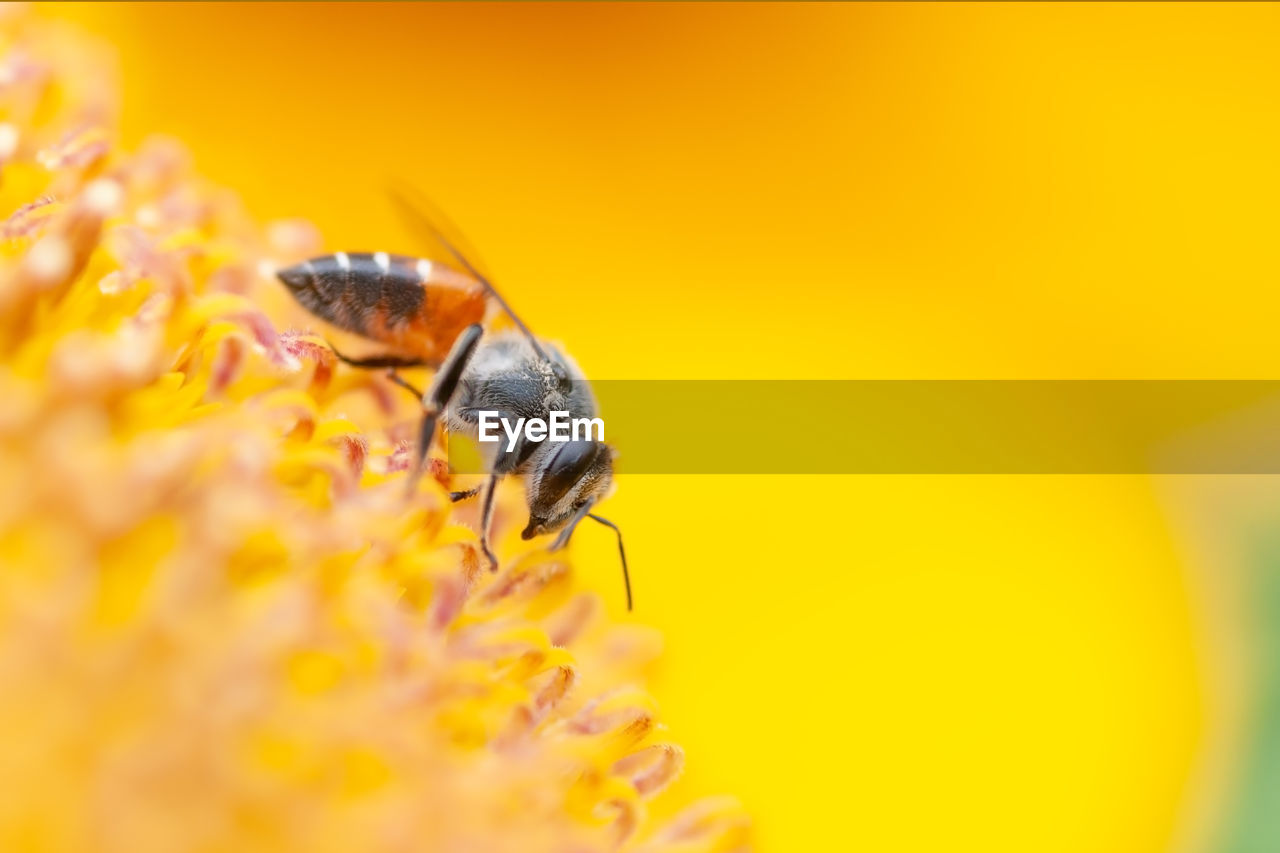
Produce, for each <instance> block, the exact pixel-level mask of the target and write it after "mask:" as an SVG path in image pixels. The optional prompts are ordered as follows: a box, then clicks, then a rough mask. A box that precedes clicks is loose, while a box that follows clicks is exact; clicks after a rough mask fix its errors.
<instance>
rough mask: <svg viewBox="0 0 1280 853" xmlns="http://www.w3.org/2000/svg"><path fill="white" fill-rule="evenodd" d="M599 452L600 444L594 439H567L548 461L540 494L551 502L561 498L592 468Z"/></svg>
mask: <svg viewBox="0 0 1280 853" xmlns="http://www.w3.org/2000/svg"><path fill="white" fill-rule="evenodd" d="M599 452H600V445H599V444H597V443H596V442H594V441H585V440H578V441H566V442H565V443H564V444H562V445H560V447H558V448H556V451H555V454H554V455H553V456H552V457H551V459H550V461H548V462H547V468H546V472H545V473H544V474H543V475H542V481H541V484H540V487H539V489H538V491H539V496H540V497H541V498H542V499H544V500H546V501H548V502H551V503H554V502H555V501H557V500H559V499H560V498H561V497H563V496H564V495H565V494H567V493H568V492H569V490H570V489H572V488H573V486H574V484H575V483H577V482H578V481H579V480H581V479H582V477H583V475H584V474H586V473H587V471H588V470H590V469H591V466H592V464H593V463H594V462H595V460H596V454H598V453H599Z"/></svg>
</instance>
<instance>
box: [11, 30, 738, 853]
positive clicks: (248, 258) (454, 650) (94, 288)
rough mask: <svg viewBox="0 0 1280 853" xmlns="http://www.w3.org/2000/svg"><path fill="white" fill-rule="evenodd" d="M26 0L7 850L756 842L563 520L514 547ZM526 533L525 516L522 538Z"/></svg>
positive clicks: (206, 194)
mask: <svg viewBox="0 0 1280 853" xmlns="http://www.w3.org/2000/svg"><path fill="white" fill-rule="evenodd" d="M3 11H4V15H3V18H2V19H0V180H2V184H0V204H3V206H4V207H3V209H2V210H0V213H3V214H7V218H6V219H4V221H3V224H2V225H0V228H2V229H3V235H2V237H3V246H2V247H0V400H3V404H2V405H0V732H3V742H4V746H3V747H0V784H3V787H4V790H5V792H6V795H5V796H4V797H3V798H0V849H4V850H89V849H92V850H98V851H129V853H137V851H150V850H155V851H179V850H201V851H220V850H228V851H230V850H236V851H243V850H259V849H260V850H286V849H288V850H307V851H330V850H331V851H350V850H355V849H359V850H366V849H376V850H406V851H407V850H444V851H497V852H498V853H501V851H507V850H510V851H522V853H527V851H544V850H545V851H588V850H612V849H619V848H622V849H629V850H647V851H659V850H681V851H704V850H705V851H719V850H740V849H745V848H746V846H747V845H748V826H747V822H746V819H745V817H744V816H743V814H742V812H741V810H740V808H739V807H738V805H737V804H736V803H735V802H734V801H733V800H731V799H713V800H705V801H700V802H695V803H692V804H688V805H686V806H684V807H683V809H681V808H680V806H679V804H665V803H664V804H663V805H662V807H661V808H652V811H653V812H655V813H662V814H667V815H674V816H671V817H667V818H665V819H662V820H658V819H656V818H652V817H651V816H650V813H651V805H652V803H653V800H654V798H655V797H658V796H659V795H660V794H661V793H662V792H663V790H664V788H666V787H667V786H668V783H669V782H671V780H673V779H674V778H675V777H676V776H677V775H678V773H679V772H680V769H681V766H682V764H683V760H684V757H683V753H682V752H681V750H680V748H679V747H678V746H676V745H675V744H673V743H671V742H669V741H668V740H667V739H666V737H665V736H664V730H663V728H662V726H661V724H660V723H659V722H658V717H657V712H656V708H655V706H654V703H653V701H652V699H651V698H650V697H649V696H648V695H647V694H646V693H645V692H644V690H643V687H642V684H643V678H644V673H645V668H646V666H647V665H648V664H649V663H650V662H651V661H652V659H653V657H654V656H655V655H656V653H657V650H658V646H659V638H658V637H656V636H655V635H654V633H653V632H651V631H648V630H645V629H643V628H640V627H637V626H634V625H620V624H611V623H610V622H609V621H608V619H607V617H606V616H605V614H604V611H603V607H602V605H601V603H600V601H599V599H598V598H597V597H596V596H595V595H594V594H591V593H589V592H585V591H581V590H579V589H577V588H576V587H575V585H574V583H573V580H572V569H571V566H570V564H569V563H568V562H567V561H566V560H565V558H564V557H563V556H561V555H549V554H547V553H545V552H542V551H539V550H536V549H533V548H531V547H526V546H522V545H520V544H519V543H517V542H516V541H514V538H509V539H503V540H500V545H502V546H504V550H503V557H504V560H503V570H502V571H500V572H498V573H497V574H492V575H491V574H490V573H488V572H487V571H483V570H482V568H481V561H480V559H479V551H478V542H477V538H476V535H475V533H474V531H473V530H472V529H471V528H470V527H468V526H467V525H465V524H462V523H460V521H459V520H458V519H456V518H455V517H454V515H453V507H452V506H451V504H450V502H449V500H448V493H447V487H448V485H449V483H448V476H447V472H446V470H445V467H444V466H443V465H442V464H441V463H440V462H438V461H437V462H434V463H433V467H432V474H433V476H431V477H427V478H424V481H423V483H422V484H421V485H420V488H419V490H418V493H417V494H416V495H415V496H414V497H413V499H412V500H406V498H405V495H404V477H405V468H406V467H407V460H408V458H409V453H408V451H409V443H408V440H407V436H406V435H405V432H406V430H405V424H404V422H403V417H402V415H403V410H402V409H401V408H399V407H398V406H397V405H396V401H394V400H392V399H391V398H390V396H389V392H388V391H387V390H386V387H385V384H384V383H381V382H380V381H379V380H378V379H377V378H376V377H370V376H368V375H364V374H360V373H357V372H355V371H348V370H346V369H344V368H339V367H338V366H337V365H335V362H334V358H333V355H332V352H331V351H330V350H329V349H328V347H327V346H326V345H325V343H324V341H323V339H322V338H320V337H318V336H317V335H316V334H314V333H313V332H311V331H309V330H307V329H306V328H298V327H294V326H291V324H296V323H299V322H302V320H301V318H300V317H299V316H298V315H297V314H296V313H292V314H291V313H290V310H291V309H290V307H289V306H288V305H287V304H286V301H285V299H284V298H283V297H282V295H281V293H280V288H279V287H278V285H277V284H276V283H275V282H274V280H273V278H272V273H273V271H274V270H275V269H277V268H279V267H280V266H282V265H285V264H289V263H293V262H296V261H298V260H300V259H302V258H304V257H306V256H307V255H309V254H313V253H315V252H316V250H317V249H318V248H319V244H320V238H319V235H318V234H317V233H316V231H315V229H314V228H313V227H311V226H310V225H308V224H307V223H305V222H297V221H290V222H277V223H272V224H270V225H268V226H266V227H260V226H258V225H257V224H255V223H254V222H253V221H251V219H250V218H249V217H248V216H247V215H246V214H245V213H244V212H243V211H242V210H241V209H240V208H239V206H238V203H237V201H236V199H235V196H234V195H233V194H231V193H228V192H226V191H224V190H222V189H219V188H217V187H213V186H210V185H208V184H207V183H205V182H203V181H201V180H200V179H199V178H198V176H197V175H196V174H195V173H194V172H193V169H192V166H191V164H190V162H189V158H188V157H187V155H186V153H185V152H184V150H183V148H182V146H181V145H180V144H179V143H177V142H176V141H173V140H167V139H158V138H157V139H152V140H149V141H147V142H146V143H144V144H143V145H141V146H140V147H139V149H138V150H137V151H135V152H132V153H130V152H124V151H121V150H119V148H118V146H117V144H116V142H115V138H116V134H115V131H114V116H115V112H116V107H115V104H116V92H115V91H114V89H113V87H112V84H111V75H110V73H109V72H107V71H105V70H104V67H103V65H102V57H101V53H100V51H99V50H98V49H97V48H96V47H95V46H94V45H93V44H92V43H91V42H89V41H86V40H85V39H84V38H83V37H81V36H79V35H78V34H76V33H74V32H69V31H67V30H65V29H62V28H60V27H58V26H55V25H53V24H50V23H48V22H42V21H38V20H34V19H32V18H30V17H28V16H25V15H23V14H20V13H19V14H13V13H9V12H8V11H7V10H3ZM521 548H525V550H520V549H521Z"/></svg>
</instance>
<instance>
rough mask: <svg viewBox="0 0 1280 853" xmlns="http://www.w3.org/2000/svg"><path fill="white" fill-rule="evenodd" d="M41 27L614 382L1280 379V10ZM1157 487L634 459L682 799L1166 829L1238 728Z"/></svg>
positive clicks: (1038, 8)
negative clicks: (769, 473)
mask: <svg viewBox="0 0 1280 853" xmlns="http://www.w3.org/2000/svg"><path fill="white" fill-rule="evenodd" d="M43 11H44V12H45V13H46V14H48V15H51V16H57V17H61V18H70V19H74V20H76V21H79V22H81V23H83V24H84V25H86V27H87V28H88V29H90V30H92V31H94V32H97V33H99V34H101V35H103V36H105V37H107V38H108V39H110V40H111V41H112V42H113V43H114V44H115V46H116V48H117V50H118V53H119V60H120V64H121V68H122V74H123V83H124V90H125V93H126V95H125V104H124V113H123V127H124V135H125V140H124V141H125V143H126V145H131V146H132V145H136V143H137V142H138V141H139V140H140V139H141V138H142V137H143V136H145V135H146V134H149V133H152V132H157V131H161V132H165V133H169V134H172V135H175V136H178V137H180V138H181V139H182V140H184V142H186V143H187V144H188V145H189V146H190V147H191V148H192V149H193V151H194V153H195V157H196V160H197V163H198V166H199V168H200V169H201V171H202V172H203V173H205V174H206V175H207V176H209V177H210V178H212V179H214V180H215V181H217V182H219V183H222V184H225V185H228V186H231V187H234V188H236V189H238V191H239V192H240V193H241V195H242V196H243V198H244V201H245V202H246V204H247V205H248V206H249V207H250V209H251V210H253V211H254V212H255V213H256V214H258V215H259V216H261V217H262V218H264V219H265V218H273V217H280V216H303V217H307V218H309V219H311V220H313V221H314V222H316V223H317V224H318V225H319V226H320V227H321V228H322V230H323V232H324V234H325V238H326V244H327V245H328V247H329V248H330V249H332V250H339V249H346V250H375V249H385V250H409V249H412V246H413V243H412V238H411V237H410V235H408V234H407V233H406V232H405V231H404V230H403V228H402V226H401V223H400V222H399V221H398V220H397V218H396V216H395V214H394V212H393V210H392V209H391V208H390V206H389V205H388V203H387V201H386V197H385V193H384V191H383V187H384V186H385V181H386V178H387V176H389V175H396V176H403V177H406V178H408V179H410V180H412V181H413V182H415V183H417V184H419V185H421V186H423V187H426V188H428V190H429V191H430V193H431V194H432V195H433V196H434V197H435V198H436V200H437V201H438V202H439V203H440V205H441V206H442V207H443V208H445V209H446V210H448V211H449V212H450V214H451V215H452V216H453V218H454V219H455V220H457V222H458V223H460V225H461V226H462V228H463V229H464V230H465V231H466V232H467V234H468V236H469V237H470V240H471V242H472V243H473V244H475V245H476V246H478V247H479V248H480V250H481V253H482V255H483V256H484V258H485V260H486V262H487V264H488V266H489V267H490V269H491V270H492V271H494V273H495V274H496V276H497V280H498V282H499V284H500V285H501V286H502V287H503V288H505V290H506V291H507V295H508V296H509V297H510V299H511V301H512V302H513V303H514V304H515V305H516V306H518V308H519V310H520V311H521V312H522V313H523V314H524V317H525V319H526V320H528V321H529V322H530V323H531V325H532V326H533V327H534V328H535V329H537V330H538V331H539V332H540V333H542V334H544V335H547V336H549V337H552V338H555V339H560V340H562V341H564V342H566V343H567V344H568V345H569V348H570V350H571V352H573V354H574V355H575V356H576V357H577V358H578V360H579V361H580V363H581V364H582V365H583V366H584V368H585V369H586V370H587V372H588V374H589V375H592V376H595V377H599V378H609V379H616V378H666V377H698V378H729V377H736V378H782V377H799V378H853V377H873V378H889V377H920V378H977V377H982V378H1004V377H1020V378H1027V377H1034V378H1157V377H1168V378H1205V377H1219V378H1243V377H1274V376H1275V375H1276V373H1277V366H1280V352H1278V351H1277V348H1276V347H1275V346H1274V342H1275V339H1276V335H1275V326H1276V321H1275V313H1276V309H1277V308H1278V307H1280V299H1278V298H1277V295H1276V270H1277V265H1278V262H1280V242H1277V241H1276V240H1275V238H1274V235H1273V233H1272V231H1273V229H1274V216H1273V211H1274V206H1275V201H1276V199H1277V198H1280V158H1277V157H1276V152H1277V151H1280V110H1277V106H1280V103H1278V102H1280V67H1278V66H1277V60H1276V55H1277V54H1276V50H1275V46H1276V44H1277V37H1280V9H1278V8H1276V7H1274V6H1265V5H1242V6H1200V5H1192V4H1175V5H1168V6H1163V5H1135V6H1128V5H1125V6H1119V5H1109V4H1082V5H1070V4H1037V5H1028V6H1009V5H989V6H968V5H959V4H955V5H953V4H904V5H857V6H846V5H804V6H767V5H749V6H737V5H727V4H726V5H721V4H715V5H707V6H703V5H692V6H686V5H652V6H651V5H609V6H584V5H563V6H560V5H556V6H540V5H519V6H490V5H465V6H419V5H407V4H406V5H365V4H361V5H351V6H348V5H302V4H296V5H268V6H260V5H247V4H246V5H240V4H237V5H206V4H173V5H169V4H138V5H108V4H103V5H70V6H58V7H47V8H45V9H44V10H43ZM787 419H788V413H786V412H779V411H772V410H770V409H769V408H768V404H767V401H762V404H761V408H760V409H759V410H758V411H753V412H744V413H743V422H744V423H746V424H750V425H752V426H755V427H757V428H758V429H759V430H760V433H761V437H762V441H761V446H760V452H761V453H768V452H770V446H771V441H770V439H771V437H773V436H774V435H776V433H777V431H778V430H779V428H781V427H783V426H784V425H785V424H786V423H787ZM690 430H691V433H692V434H693V435H695V436H697V437H698V438H699V439H702V438H703V437H704V436H705V440H706V441H708V442H713V441H714V440H715V436H714V429H708V428H707V427H706V426H705V425H699V424H696V423H691V424H690ZM818 440H832V441H834V440H836V437H835V436H824V437H820V438H819V439H818ZM1157 485H1158V484H1153V483H1152V482H1151V481H1149V480H1146V479H1143V478H1137V477H1095V478H1087V477H1044V478H1036V477H1003V478H1002V477H967V478H966V477H932V478H931V477H897V478H895V477H861V478H859V477H803V478H802V477H749V476H736V477H713V478H698V477H661V476H656V475H645V476H640V475H633V476H630V477H626V478H623V481H622V482H621V484H620V489H619V491H618V494H617V496H616V497H615V498H614V499H613V500H612V501H611V502H610V507H609V514H610V516H611V517H613V518H615V520H617V521H618V522H619V523H620V524H621V525H622V527H623V529H624V530H625V531H626V533H627V537H628V540H627V543H628V548H629V550H630V552H631V557H632V566H633V569H632V571H633V580H634V584H635V589H636V600H637V612H636V614H635V616H634V617H633V618H634V619H635V620H637V621H639V622H642V623H646V624H650V625H654V626H656V627H658V628H660V629H661V630H662V631H663V632H664V634H665V638H666V655H665V663H664V668H663V670H662V671H661V672H660V673H659V679H658V682H657V684H656V686H655V692H656V695H657V696H658V698H659V700H660V701H661V702H662V706H663V712H664V717H665V719H666V720H667V721H668V722H669V723H670V725H671V727H672V729H673V731H674V735H675V737H676V738H677V739H678V740H679V741H680V742H681V743H682V744H683V745H684V746H685V747H686V748H687V749H688V751H689V758H690V760H689V770H688V772H687V774H686V776H685V778H684V779H683V780H682V782H681V783H680V784H681V785H683V786H685V787H686V788H687V789H688V790H690V791H695V792H702V793H710V792H716V791H730V792H734V793H736V794H738V795H740V796H741V797H742V798H743V799H744V800H745V801H746V803H747V805H748V806H749V807H750V808H751V810H752V811H753V813H754V815H755V817H756V820H757V824H758V839H759V842H760V847H761V849H764V850H774V851H778V850H824V849H867V850H930V851H933V850H954V849H965V850H968V849H974V850H984V851H998V850H1009V851H1026V850H1036V851H1053V850H1062V851H1073V853H1075V852H1076V851H1082V850H1091V851H1126V853H1131V852H1132V851H1145V850H1161V849H1167V848H1168V847H1169V846H1170V845H1171V844H1173V843H1174V842H1175V841H1176V840H1177V839H1178V838H1179V837H1180V834H1181V833H1182V832H1184V831H1185V829H1186V826H1185V825H1184V822H1183V818H1184V817H1185V816H1186V815H1187V814H1189V813H1191V812H1192V811H1193V810H1194V806H1195V802H1194V801H1195V799H1196V797H1197V796H1198V794H1197V792H1196V791H1195V790H1194V788H1193V785H1192V780H1193V778H1194V776H1193V771H1194V770H1195V768H1196V766H1197V761H1198V760H1199V759H1200V758H1201V757H1202V756H1201V755H1200V753H1199V747H1200V745H1201V744H1202V743H1204V742H1205V740H1206V737H1207V732H1209V731H1210V730H1212V728H1213V727H1214V726H1215V725H1218V724H1219V723H1220V721H1219V720H1217V719H1216V718H1215V716H1214V713H1213V708H1212V704H1211V702H1210V697H1208V696H1207V695H1206V694H1205V692H1204V691H1203V689H1202V686H1201V685H1202V681H1203V678H1202V676H1203V669H1204V668H1205V667H1208V666H1212V665H1213V660H1212V656H1211V652H1212V647H1211V646H1210V645H1208V642H1209V641H1208V640H1207V639H1206V638H1205V637H1203V636H1201V635H1200V634H1199V633H1198V628H1197V625H1198V624H1199V623H1198V618H1197V602H1196V601H1195V599H1194V598H1193V597H1192V596H1191V595H1190V594H1189V592H1188V587H1187V582H1186V568H1185V567H1184V565H1183V564H1182V562H1181V560H1180V558H1179V554H1178V552H1177V551H1176V550H1175V549H1176V545H1175V543H1176V539H1177V536H1176V531H1171V530H1170V526H1169V523H1168V522H1167V521H1166V518H1165V516H1164V514H1163V513H1162V509H1161V506H1160V504H1159V502H1158V500H1157ZM575 549H577V551H578V552H579V553H580V555H581V556H582V557H583V558H584V559H582V560H581V561H580V563H579V565H580V571H581V572H583V573H584V574H585V573H589V577H588V578H587V581H588V582H589V583H592V584H593V585H595V586H597V587H598V588H599V589H601V591H602V592H603V593H604V594H605V595H606V596H607V597H611V600H613V602H614V604H615V606H616V607H617V609H618V610H621V600H620V599H621V596H620V595H615V593H617V592H618V588H619V584H618V579H617V578H616V576H615V575H616V571H617V568H616V563H615V556H614V554H613V552H612V543H611V541H610V540H609V539H608V538H607V537H606V536H604V535H602V534H598V533H597V532H595V531H588V535H580V536H578V537H577V540H576V542H575Z"/></svg>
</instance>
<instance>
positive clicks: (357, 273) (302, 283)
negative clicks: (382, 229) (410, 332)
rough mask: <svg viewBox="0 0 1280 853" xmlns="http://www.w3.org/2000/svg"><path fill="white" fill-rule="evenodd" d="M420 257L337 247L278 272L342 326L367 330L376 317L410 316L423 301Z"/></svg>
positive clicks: (310, 305) (306, 303)
mask: <svg viewBox="0 0 1280 853" xmlns="http://www.w3.org/2000/svg"><path fill="white" fill-rule="evenodd" d="M419 266H420V265H419V263H418V261H417V260H416V259H414V258H407V257H405V256H403V255H389V254H387V253H385V252H338V253H337V254H333V255H324V256H323V257H319V258H312V259H311V260H309V261H304V262H302V263H300V264H297V265H296V266H292V267H289V268H288V269H283V270H280V271H279V272H278V273H277V275H278V276H279V278H280V280H281V281H283V282H284V283H285V285H286V286H287V287H288V288H289V290H290V291H291V292H292V293H293V295H294V297H295V298H297V300H298V302H300V303H301V304H302V306H303V307H304V308H306V309H307V310H308V311H311V312H312V313H313V314H315V315H317V316H319V317H321V318H323V319H325V320H328V321H329V322H330V323H333V324H334V325H335V326H338V327H339V328H342V329H346V330H347V331H349V332H355V333H357V334H362V335H363V334H368V333H369V330H370V324H371V323H372V322H374V320H375V319H378V320H381V321H383V322H387V323H392V324H394V323H397V322H407V321H408V320H409V319H411V318H412V317H413V316H414V315H415V314H417V312H418V311H419V310H420V309H421V307H422V300H423V297H424V293H425V291H424V287H423V284H424V282H423V278H422V276H421V275H420V274H419V273H420V270H419Z"/></svg>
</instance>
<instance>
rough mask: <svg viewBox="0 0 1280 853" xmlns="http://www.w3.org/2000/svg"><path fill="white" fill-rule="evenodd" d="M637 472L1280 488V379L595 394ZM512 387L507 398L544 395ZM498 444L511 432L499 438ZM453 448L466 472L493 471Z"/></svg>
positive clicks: (840, 384) (621, 465)
mask: <svg viewBox="0 0 1280 853" xmlns="http://www.w3.org/2000/svg"><path fill="white" fill-rule="evenodd" d="M591 389H592V391H593V392H594V394H595V397H596V399H597V401H598V403H599V412H598V414H599V416H600V418H601V419H602V420H603V422H604V438H605V441H606V442H607V443H608V444H610V445H612V446H613V447H614V448H615V450H616V452H617V457H616V463H615V466H616V470H617V471H618V472H619V473H627V474H1141V473H1148V474H1160V473H1163V474H1274V473H1280V380H1276V381H1272V380H1260V381H1253V380H1239V381H1236V380H1176V381H1147V380H1133V381H1129V380H1125V381H1070V380H1069V381H1042V380H1037V381H989V380H981V381H932V380H930V381H921V380H901V381H900V380H881V381H876V380H866V381H863V380H857V381H816V380H815V381H790V380H779V381H721V380H685V381H680V380H674V381H672V380H662V381H656V380H655V381H639V380H614V381H609V380H605V381H596V382H593V383H591ZM537 393H539V392H538V391H537V389H535V388H534V387H533V386H529V387H528V388H525V389H520V388H518V387H517V388H515V390H514V393H513V388H512V383H506V384H505V385H504V387H503V389H502V393H501V395H499V396H505V397H506V398H508V399H518V398H524V397H527V396H528V395H530V394H532V395H534V398H536V395H537ZM497 433H498V434H499V435H501V434H502V430H501V428H500V427H498V428H497ZM495 446H499V447H503V448H505V447H506V446H507V439H506V437H503V438H502V439H501V441H500V442H499V443H498V444H497V445H494V444H489V445H472V444H470V443H469V442H466V441H459V439H458V438H456V437H455V438H453V439H452V440H451V442H450V462H451V464H452V465H453V466H454V468H455V470H457V471H458V472H460V473H480V472H482V471H483V470H484V469H485V467H486V465H487V464H488V463H486V462H484V461H482V455H481V454H480V453H478V452H477V449H483V450H486V451H487V452H492V450H493V448H494V447H495Z"/></svg>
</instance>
